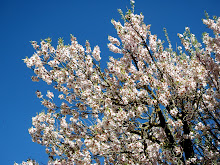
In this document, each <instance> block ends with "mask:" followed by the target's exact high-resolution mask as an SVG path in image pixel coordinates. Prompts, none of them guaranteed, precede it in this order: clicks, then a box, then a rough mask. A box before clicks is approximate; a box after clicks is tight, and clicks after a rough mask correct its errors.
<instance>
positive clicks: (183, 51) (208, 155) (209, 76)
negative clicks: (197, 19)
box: [24, 2, 220, 165]
mask: <svg viewBox="0 0 220 165" xmlns="http://www.w3.org/2000/svg"><path fill="white" fill-rule="evenodd" d="M131 4H132V9H131V10H129V11H128V12H127V13H126V14H123V13H122V12H120V13H121V15H122V19H123V21H124V22H123V24H122V23H120V22H116V21H115V20H112V24H113V25H114V27H115V29H116V31H117V34H118V38H114V37H112V36H109V37H108V39H109V41H110V43H109V44H108V47H109V49H110V51H112V52H114V53H118V54H119V56H120V58H119V59H114V58H113V57H110V58H109V61H110V62H108V67H107V68H106V69H101V68H100V60H101V57H100V48H99V47H98V46H95V47H94V48H93V49H92V48H91V47H90V44H89V42H88V41H87V42H86V45H85V48H84V47H83V46H82V45H80V44H79V43H78V42H77V40H76V38H75V37H74V36H71V44H70V45H64V44H63V42H62V40H59V42H58V43H59V44H58V46H57V47H56V48H54V47H53V46H52V45H51V41H50V39H47V40H44V41H41V43H40V45H38V44H37V42H35V41H34V42H32V45H33V47H34V48H35V49H36V53H34V55H33V56H32V57H30V58H26V59H25V60H24V62H25V63H26V64H27V67H29V68H32V69H33V70H34V73H35V74H36V75H35V76H33V77H32V80H33V81H39V80H40V79H41V80H43V81H45V82H46V83H47V84H49V85H53V87H54V89H55V91H56V92H54V91H53V92H52V91H47V94H46V96H45V97H44V96H43V95H42V94H41V92H40V91H37V92H36V94H37V97H38V98H40V99H41V100H42V104H43V105H44V106H45V107H46V108H47V111H46V112H41V113H39V114H38V115H37V116H35V117H33V118H32V122H33V127H32V128H30V129H29V133H30V134H31V136H32V139H33V141H34V142H37V143H39V144H41V145H43V146H45V147H46V153H47V154H48V156H49V161H48V164H69V165H72V164H79V165H81V164H104V163H105V164H209V163H211V162H212V163H217V162H219V161H220V159H219V157H220V153H219V149H220V136H219V133H220V120H219V115H220V114H219V112H220V111H219V99H220V85H219V71H220V67H219V62H220V35H219V33H220V19H219V18H214V19H209V18H207V19H204V20H203V23H204V24H205V25H207V26H208V28H210V29H211V30H212V31H213V32H214V35H213V36H214V37H213V38H212V37H211V36H210V35H209V34H208V33H204V34H203V39H202V41H203V43H202V44H201V43H199V42H198V40H197V39H196V37H195V35H193V34H192V33H191V32H190V29H189V28H186V31H185V32H184V33H183V34H178V36H179V38H180V40H181V42H182V45H183V47H181V46H179V47H177V50H173V48H172V45H171V43H170V41H169V38H168V35H167V33H166V31H165V35H166V37H167V41H168V44H169V46H168V48H164V46H163V42H162V41H161V40H160V39H158V38H157V36H156V35H153V34H152V33H151V31H150V25H145V24H144V16H143V15H142V14H139V15H137V14H134V11H133V8H134V4H133V2H132V3H131ZM57 93H58V94H57ZM54 94H55V95H56V94H57V96H58V98H59V100H60V101H59V100H58V99H56V98H54V97H55V96H54ZM57 100H58V101H57ZM28 162H31V161H28ZM32 163H33V162H32Z"/></svg>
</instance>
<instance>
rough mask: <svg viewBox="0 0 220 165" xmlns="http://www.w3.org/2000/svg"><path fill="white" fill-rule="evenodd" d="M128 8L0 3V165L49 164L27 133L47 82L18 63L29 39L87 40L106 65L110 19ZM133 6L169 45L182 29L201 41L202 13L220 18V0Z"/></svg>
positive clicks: (121, 3) (108, 1) (109, 3)
mask: <svg viewBox="0 0 220 165" xmlns="http://www.w3.org/2000/svg"><path fill="white" fill-rule="evenodd" d="M129 4H130V3H129V0H92V1H91V0H79V1H76V0H62V1H61V0H38V1H36V0H0V56H1V65H0V70H1V78H0V80H1V81H0V89H1V95H0V103H1V108H0V109H1V115H0V130H1V136H0V146H1V150H0V158H1V160H0V161H1V162H0V164H2V165H9V164H13V163H14V161H16V162H18V163H19V162H20V163H21V162H22V160H26V159H28V158H33V159H36V160H38V162H39V163H40V164H46V162H47V154H46V153H45V151H44V147H42V146H40V145H38V144H36V143H33V142H32V140H31V137H30V135H29V134H28V128H30V127H31V118H32V117H33V116H35V115H36V113H37V112H41V111H42V110H43V109H44V107H43V106H42V105H41V103H40V100H38V99H37V98H36V95H35V91H36V90H41V91H43V90H44V91H46V90H47V85H46V84H45V83H33V82H32V81H31V79H30V77H31V75H33V74H32V70H30V69H28V68H27V67H26V65H25V64H24V63H23V61H22V59H24V58H25V56H28V57H30V56H31V55H32V54H33V53H34V49H33V48H32V46H31V44H30V43H29V41H31V40H35V41H38V42H40V39H45V38H47V37H51V38H52V40H53V45H54V46H55V45H56V44H57V39H58V38H59V37H63V38H64V41H65V44H68V43H70V42H69V41H70V34H73V35H74V36H76V37H77V39H78V41H79V43H80V44H82V45H84V44H85V41H86V40H89V41H90V43H91V46H95V45H99V46H100V48H101V55H102V63H103V66H105V65H104V64H105V63H106V61H107V60H108V56H109V55H112V53H110V52H109V51H108V48H107V43H108V40H107V38H108V35H112V36H116V33H115V30H114V27H113V25H112V24H111V22H110V21H111V19H112V18H114V19H115V20H120V15H119V14H118V12H117V9H119V8H121V9H122V10H123V11H126V6H127V7H130V5H129ZM135 6H136V7H135V8H136V13H140V12H142V13H143V14H144V16H145V23H146V24H151V25H152V26H151V30H152V33H154V34H158V37H159V38H162V39H165V37H164V33H163V28H164V27H166V28H167V31H168V34H169V37H170V39H171V42H172V43H173V45H175V43H176V42H177V41H178V37H177V35H176V34H177V33H183V31H184V29H185V26H189V27H190V28H191V32H192V33H194V34H195V35H196V36H197V37H198V38H201V34H202V32H204V31H206V27H205V25H203V24H202V20H201V19H202V18H204V17H205V16H204V10H206V11H207V12H208V13H209V15H210V16H213V15H217V16H220V10H219V6H220V1H219V0H184V1H183V0H166V1H165V0H154V1H152V0H136V3H135Z"/></svg>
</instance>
